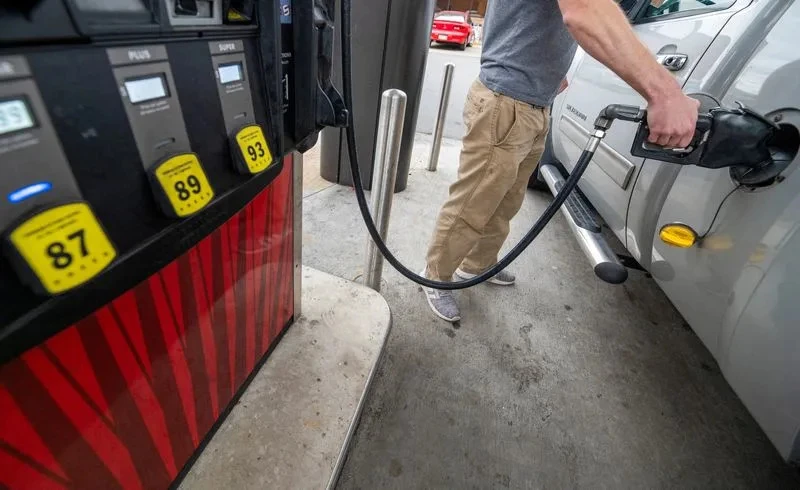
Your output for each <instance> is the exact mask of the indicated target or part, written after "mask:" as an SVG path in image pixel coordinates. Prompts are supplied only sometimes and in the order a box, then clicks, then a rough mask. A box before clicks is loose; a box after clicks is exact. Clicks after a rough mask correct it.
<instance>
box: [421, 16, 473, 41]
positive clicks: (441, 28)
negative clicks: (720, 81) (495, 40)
mask: <svg viewBox="0 0 800 490" xmlns="http://www.w3.org/2000/svg"><path fill="white" fill-rule="evenodd" d="M474 40H475V28H474V26H473V23H472V16H471V15H470V13H469V12H458V11H454V10H443V11H441V12H439V13H437V14H436V15H435V16H434V17H433V29H431V45H433V43H441V44H455V45H456V46H458V47H459V48H460V49H461V50H464V49H467V47H468V46H472V42H473V41H474Z"/></svg>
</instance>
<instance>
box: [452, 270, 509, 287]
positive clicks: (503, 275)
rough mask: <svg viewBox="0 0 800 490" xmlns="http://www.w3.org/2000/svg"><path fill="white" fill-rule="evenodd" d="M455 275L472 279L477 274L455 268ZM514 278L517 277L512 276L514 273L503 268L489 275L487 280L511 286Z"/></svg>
mask: <svg viewBox="0 0 800 490" xmlns="http://www.w3.org/2000/svg"><path fill="white" fill-rule="evenodd" d="M456 275H457V276H458V277H460V278H461V279H472V278H473V277H475V276H477V274H470V273H469V272H464V271H462V270H461V269H456ZM516 279H517V278H516V277H514V274H512V273H510V272H508V271H507V270H505V269H503V270H501V271H500V272H498V273H497V274H495V275H494V276H493V277H491V278H490V279H489V281H488V282H490V283H492V284H497V285H500V286H511V285H512V284H514V281H515V280H516Z"/></svg>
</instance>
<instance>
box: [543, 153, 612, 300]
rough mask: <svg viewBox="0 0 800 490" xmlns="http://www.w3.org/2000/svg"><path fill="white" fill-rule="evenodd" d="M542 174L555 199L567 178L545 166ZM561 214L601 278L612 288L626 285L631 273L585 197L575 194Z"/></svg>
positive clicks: (562, 207) (565, 203) (552, 167)
mask: <svg viewBox="0 0 800 490" xmlns="http://www.w3.org/2000/svg"><path fill="white" fill-rule="evenodd" d="M539 173H540V174H541V175H542V178H543V179H544V181H545V182H546V183H547V187H549V188H550V192H551V193H553V195H555V194H557V193H558V191H559V190H561V188H562V187H563V186H564V177H563V176H562V175H561V171H559V170H558V169H557V168H556V167H555V166H553V165H549V164H545V165H541V166H540V167H539ZM561 212H562V213H563V214H564V217H565V218H566V220H567V223H569V227H570V229H571V230H572V233H573V234H574V235H575V239H576V240H577V241H578V244H579V245H580V247H581V250H583V253H584V254H585V255H586V258H587V259H589V263H590V264H591V265H592V267H593V268H594V273H595V274H596V275H597V277H599V278H600V279H602V280H603V281H605V282H607V283H610V284H622V283H623V282H625V281H626V280H627V279H628V269H627V268H625V266H624V265H622V263H621V262H620V261H619V258H618V257H617V254H616V253H614V252H613V251H612V250H611V247H610V246H609V245H608V242H607V241H606V239H605V237H603V235H602V233H601V228H600V225H599V224H598V222H597V220H595V218H594V215H593V213H592V211H591V209H590V207H589V205H588V204H587V203H586V201H584V199H583V197H582V196H581V195H580V194H579V193H577V192H573V193H572V194H571V195H570V196H569V197H568V198H567V200H566V201H565V202H564V205H563V206H561Z"/></svg>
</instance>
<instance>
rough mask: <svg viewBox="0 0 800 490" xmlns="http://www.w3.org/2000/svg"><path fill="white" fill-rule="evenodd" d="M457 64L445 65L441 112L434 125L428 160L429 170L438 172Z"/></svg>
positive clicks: (440, 103) (437, 115)
mask: <svg viewBox="0 0 800 490" xmlns="http://www.w3.org/2000/svg"><path fill="white" fill-rule="evenodd" d="M455 67H456V65H454V64H453V63H448V64H446V65H445V66H444V76H442V95H441V97H440V98H439V112H437V113H436V123H434V125H433V142H432V143H431V157H430V160H428V170H429V171H431V172H436V167H437V166H438V165H439V150H440V149H441V148H442V134H443V133H444V121H445V119H447V117H446V116H447V104H448V102H449V100H450V88H451V87H452V85H453V70H455Z"/></svg>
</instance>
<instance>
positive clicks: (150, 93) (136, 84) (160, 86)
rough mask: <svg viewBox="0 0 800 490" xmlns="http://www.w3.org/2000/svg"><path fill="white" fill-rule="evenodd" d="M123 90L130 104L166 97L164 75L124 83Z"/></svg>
mask: <svg viewBox="0 0 800 490" xmlns="http://www.w3.org/2000/svg"><path fill="white" fill-rule="evenodd" d="M125 90H127V91H128V98H129V99H130V101H131V103H133V104H138V103H140V102H147V101H148V100H154V99H160V98H162V97H166V96H167V85H166V83H165V81H164V75H157V76H153V77H148V78H137V79H135V80H126V81H125Z"/></svg>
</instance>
